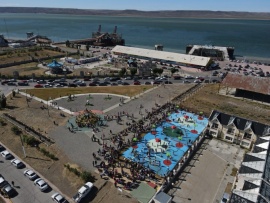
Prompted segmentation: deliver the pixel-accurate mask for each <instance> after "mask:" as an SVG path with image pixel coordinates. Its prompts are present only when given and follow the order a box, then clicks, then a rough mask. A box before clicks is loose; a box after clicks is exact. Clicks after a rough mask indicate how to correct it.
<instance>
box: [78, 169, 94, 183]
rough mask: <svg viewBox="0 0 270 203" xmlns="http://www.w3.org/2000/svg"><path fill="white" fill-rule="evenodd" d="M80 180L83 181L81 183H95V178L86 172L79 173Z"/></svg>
mask: <svg viewBox="0 0 270 203" xmlns="http://www.w3.org/2000/svg"><path fill="white" fill-rule="evenodd" d="M81 179H83V181H85V182H94V181H95V177H94V176H93V175H92V173H91V172H88V171H83V172H82V173H81Z"/></svg>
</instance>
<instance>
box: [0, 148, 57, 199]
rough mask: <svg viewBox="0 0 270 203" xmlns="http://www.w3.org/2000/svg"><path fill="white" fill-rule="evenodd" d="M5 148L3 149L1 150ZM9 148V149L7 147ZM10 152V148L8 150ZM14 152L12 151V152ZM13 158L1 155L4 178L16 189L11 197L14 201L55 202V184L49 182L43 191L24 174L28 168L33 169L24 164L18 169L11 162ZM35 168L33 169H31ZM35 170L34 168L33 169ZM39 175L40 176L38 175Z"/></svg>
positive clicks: (0, 160) (0, 170)
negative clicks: (47, 187)
mask: <svg viewBox="0 0 270 203" xmlns="http://www.w3.org/2000/svg"><path fill="white" fill-rule="evenodd" d="M3 150H4V148H2V149H1V152H2V151H3ZM7 150H8V149H7ZM8 151H9V152H10V150H8ZM10 153H11V154H12V152H10ZM15 158H16V157H15ZM11 160H12V159H9V160H6V159H5V158H4V157H3V156H0V174H1V175H2V176H3V178H4V179H5V180H6V181H7V182H8V183H9V184H10V185H11V186H12V185H13V184H12V183H14V185H13V188H14V189H15V190H16V194H15V195H14V196H13V197H12V198H11V201H12V202H13V203H30V202H31V203H47V202H48V203H50V202H54V201H53V200H52V198H51V196H52V195H53V194H54V193H56V192H55V191H56V190H54V189H53V188H55V186H53V185H51V184H50V183H48V182H47V181H46V180H45V179H44V180H45V182H47V183H48V185H49V189H47V190H45V191H44V192H41V191H40V189H39V188H38V186H35V185H34V181H32V180H30V179H29V178H28V177H26V176H25V175H24V171H25V170H26V169H31V168H29V167H28V166H24V167H22V168H20V169H17V168H16V167H15V166H14V165H12V164H11ZM31 170H33V169H31ZM33 171H34V170H33ZM37 174H38V173H37ZM38 177H40V176H39V175H38Z"/></svg>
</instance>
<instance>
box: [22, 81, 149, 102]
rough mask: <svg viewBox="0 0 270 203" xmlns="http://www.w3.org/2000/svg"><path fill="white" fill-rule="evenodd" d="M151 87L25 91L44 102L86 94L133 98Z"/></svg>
mask: <svg viewBox="0 0 270 203" xmlns="http://www.w3.org/2000/svg"><path fill="white" fill-rule="evenodd" d="M152 87H153V86H152V85H140V86H116V87H109V86H108V87H76V88H50V89H49V88H48V89H31V90H27V93H28V94H32V95H34V96H36V97H39V98H41V99H44V100H48V98H49V97H51V98H52V99H53V98H58V97H61V96H68V95H69V94H72V95H73V94H88V93H108V94H120V95H126V96H130V97H131V96H134V95H137V94H139V93H142V92H143V91H144V90H148V89H151V88H152Z"/></svg>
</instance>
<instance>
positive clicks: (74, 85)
mask: <svg viewBox="0 0 270 203" xmlns="http://www.w3.org/2000/svg"><path fill="white" fill-rule="evenodd" d="M68 86H69V87H77V85H76V84H74V83H69V84H68Z"/></svg>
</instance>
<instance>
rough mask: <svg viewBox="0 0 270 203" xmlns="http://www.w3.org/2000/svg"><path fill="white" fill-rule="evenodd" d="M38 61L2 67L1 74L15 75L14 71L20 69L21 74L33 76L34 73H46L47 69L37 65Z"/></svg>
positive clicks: (37, 74)
mask: <svg viewBox="0 0 270 203" xmlns="http://www.w3.org/2000/svg"><path fill="white" fill-rule="evenodd" d="M37 65H38V64H37V63H35V62H33V63H27V64H22V65H17V66H11V67H8V68H1V69H0V73H1V75H5V76H13V72H14V71H18V72H19V74H20V76H25V75H26V76H32V73H34V74H35V75H36V76H40V75H44V72H45V71H46V70H45V69H42V68H39V67H37Z"/></svg>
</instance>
